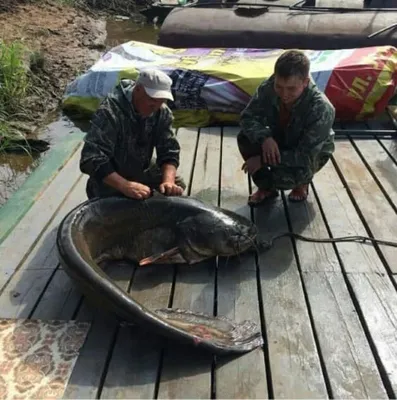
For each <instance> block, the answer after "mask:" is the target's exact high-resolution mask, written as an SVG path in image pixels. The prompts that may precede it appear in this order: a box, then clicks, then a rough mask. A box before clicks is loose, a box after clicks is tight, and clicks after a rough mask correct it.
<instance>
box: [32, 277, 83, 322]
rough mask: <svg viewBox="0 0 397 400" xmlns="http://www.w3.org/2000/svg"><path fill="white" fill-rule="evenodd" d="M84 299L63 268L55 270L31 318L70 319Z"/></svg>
mask: <svg viewBox="0 0 397 400" xmlns="http://www.w3.org/2000/svg"><path fill="white" fill-rule="evenodd" d="M81 299H82V294H81V293H80V292H79V291H78V289H77V288H76V286H75V284H74V283H73V282H72V280H71V279H70V278H69V276H68V275H67V274H66V272H65V271H64V270H62V269H58V270H57V271H55V274H54V275H53V277H52V279H51V281H50V283H49V284H48V287H46V288H45V290H44V293H43V294H42V297H41V298H40V299H39V302H38V304H37V306H36V307H35V309H34V311H33V313H32V316H31V318H34V319H64V320H70V319H72V318H73V315H74V313H75V312H76V309H77V307H78V305H79V302H80V301H81Z"/></svg>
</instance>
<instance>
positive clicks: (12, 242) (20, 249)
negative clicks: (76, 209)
mask: <svg viewBox="0 0 397 400" xmlns="http://www.w3.org/2000/svg"><path fill="white" fill-rule="evenodd" d="M79 159H80V152H79V151H76V152H75V154H74V155H73V157H72V158H71V160H70V161H69V162H68V163H67V164H66V165H65V167H64V168H63V169H62V170H61V171H60V172H59V174H58V175H57V176H56V177H55V178H54V179H53V181H52V182H51V184H50V185H49V186H48V187H47V189H46V190H45V191H44V192H43V193H42V194H41V196H40V197H39V198H37V199H36V202H35V203H34V205H33V206H32V207H31V208H30V210H29V212H28V213H27V214H26V215H25V217H24V218H23V219H22V220H21V221H20V223H19V224H18V225H17V226H16V227H15V228H14V229H13V230H12V232H11V233H10V234H9V235H8V236H7V238H6V239H5V240H4V241H3V242H2V243H1V244H0V259H1V260H3V262H2V265H1V270H5V271H8V272H14V271H16V270H17V268H18V267H19V265H20V264H21V262H22V261H23V259H24V257H25V256H26V255H27V254H28V252H29V251H31V249H32V248H33V246H34V245H35V244H36V242H37V240H38V239H39V238H40V236H41V235H42V234H43V232H44V230H45V229H46V226H47V224H48V223H49V222H50V221H51V219H52V218H53V216H54V214H55V213H56V212H57V210H58V208H59V206H60V205H61V204H62V202H63V200H64V198H65V197H66V195H67V193H68V192H69V191H70V190H71V188H72V187H73V185H74V184H75V183H76V180H77V179H78V177H79V176H80V171H79V166H78V164H79ZM2 224H3V222H2Z"/></svg>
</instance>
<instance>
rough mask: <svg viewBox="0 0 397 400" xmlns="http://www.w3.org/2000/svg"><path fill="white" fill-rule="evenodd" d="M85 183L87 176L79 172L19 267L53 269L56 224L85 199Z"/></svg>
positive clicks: (55, 262) (55, 260)
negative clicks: (73, 183)
mask: <svg viewBox="0 0 397 400" xmlns="http://www.w3.org/2000/svg"><path fill="white" fill-rule="evenodd" d="M86 183H87V176H86V175H82V174H80V176H79V177H78V178H77V180H76V183H75V186H73V188H72V189H71V191H70V192H69V193H68V195H67V197H66V198H65V199H64V203H63V204H62V205H61V207H60V208H59V209H58V210H57V212H56V214H55V216H54V217H53V219H52V220H51V222H50V223H49V224H48V225H47V227H46V230H45V232H43V234H42V235H41V237H40V239H39V240H38V241H37V243H36V244H35V246H34V248H33V249H32V250H31V251H30V252H29V255H28V256H27V257H26V259H25V260H24V261H23V264H22V265H21V267H20V268H21V269H36V268H43V269H47V268H48V269H54V268H55V267H56V266H57V265H58V253H57V250H56V243H55V241H56V235H57V231H58V226H59V224H60V223H61V221H62V219H63V218H64V217H65V215H66V214H67V213H68V212H69V211H71V210H72V209H73V208H74V207H76V206H77V205H78V204H80V203H82V202H83V201H85V200H86V199H87V197H86V194H85V186H86Z"/></svg>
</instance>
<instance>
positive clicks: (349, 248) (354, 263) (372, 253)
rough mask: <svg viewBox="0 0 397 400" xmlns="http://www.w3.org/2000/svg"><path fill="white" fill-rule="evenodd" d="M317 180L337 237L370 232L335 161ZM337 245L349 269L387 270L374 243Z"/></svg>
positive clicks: (380, 271)
mask: <svg viewBox="0 0 397 400" xmlns="http://www.w3.org/2000/svg"><path fill="white" fill-rule="evenodd" d="M342 143H343V142H342ZM357 168H358V167H357ZM313 183H314V187H315V189H316V194H317V196H318V198H319V202H320V204H321V208H322V210H323V212H324V215H325V217H326V219H327V224H328V227H329V229H330V232H331V234H332V236H333V237H343V236H367V235H368V233H367V232H366V230H365V227H364V225H363V223H362V222H361V219H360V217H359V215H358V214H357V211H356V209H355V208H354V205H353V203H352V201H351V200H350V198H349V195H348V193H347V191H346V187H345V186H344V183H343V182H342V181H341V180H340V178H339V176H338V174H337V172H336V170H335V168H334V166H333V164H332V162H329V163H327V164H326V165H325V166H324V168H323V169H322V170H321V171H319V173H318V174H316V175H315V177H314V179H313ZM312 196H313V195H312ZM335 210H337V212H335ZM321 236H324V235H321ZM317 237H320V236H317ZM325 237H326V236H325ZM328 246H330V245H328ZM336 248H337V249H338V253H339V255H340V257H341V258H342V260H343V267H344V269H345V271H346V272H348V273H358V272H378V273H384V272H385V267H384V265H383V264H382V262H381V260H380V259H379V256H378V253H377V252H376V250H375V248H374V247H373V246H372V245H364V244H360V243H355V242H348V243H342V242H339V243H336Z"/></svg>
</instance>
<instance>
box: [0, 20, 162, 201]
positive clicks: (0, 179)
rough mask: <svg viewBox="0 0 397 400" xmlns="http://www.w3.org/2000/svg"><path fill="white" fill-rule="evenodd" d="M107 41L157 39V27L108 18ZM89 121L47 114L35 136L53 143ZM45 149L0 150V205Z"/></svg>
mask: <svg viewBox="0 0 397 400" xmlns="http://www.w3.org/2000/svg"><path fill="white" fill-rule="evenodd" d="M106 29H107V39H106V45H107V46H110V47H114V46H117V45H118V44H121V43H125V42H128V41H129V40H136V41H139V42H145V43H152V44H155V43H157V34H158V30H159V27H157V26H155V25H152V24H145V23H138V22H134V21H133V20H128V19H122V20H120V19H111V20H108V21H107V26H106ZM87 126H88V123H85V124H84V123H82V124H81V125H79V127H77V126H76V125H75V124H74V123H73V122H72V121H71V120H70V119H69V118H67V117H66V116H64V115H63V114H62V113H61V112H58V113H55V114H52V115H49V116H48V119H47V121H46V124H45V125H44V126H43V128H42V129H41V130H40V131H39V133H38V135H37V136H38V137H39V138H41V139H44V140H48V141H49V142H50V144H51V146H56V145H57V144H58V143H59V141H60V140H61V139H62V138H64V137H65V135H73V134H76V133H81V132H82V131H83V132H84V131H86V127H87ZM44 155H45V153H42V154H38V155H35V156H33V157H32V156H29V155H27V154H26V153H22V154H0V207H1V206H2V205H3V204H4V203H5V202H6V201H7V200H8V199H9V198H10V196H11V195H12V194H13V193H14V192H15V191H16V190H17V189H18V188H19V187H20V186H21V185H22V184H23V182H24V181H25V180H26V178H27V177H28V176H29V174H30V173H31V172H32V171H33V170H34V169H35V168H36V167H37V166H38V165H39V164H40V162H41V159H42V157H43V156H44Z"/></svg>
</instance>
